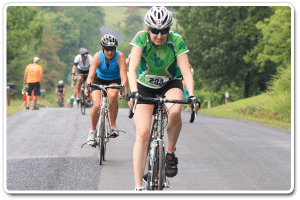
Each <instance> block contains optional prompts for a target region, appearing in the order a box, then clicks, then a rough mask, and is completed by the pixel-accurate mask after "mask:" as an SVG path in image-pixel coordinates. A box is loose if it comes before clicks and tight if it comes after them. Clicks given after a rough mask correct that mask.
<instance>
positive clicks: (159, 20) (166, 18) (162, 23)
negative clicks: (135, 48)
mask: <svg viewBox="0 0 300 200" xmlns="http://www.w3.org/2000/svg"><path fill="white" fill-rule="evenodd" d="M144 22H145V24H146V26H148V27H149V28H156V29H165V28H169V27H171V26H172V24H173V16H172V13H171V12H170V11H169V10H168V9H166V8H165V7H164V6H158V7H156V6H153V7H152V8H151V9H150V10H149V11H148V12H147V13H146V15H145V18H144Z"/></svg>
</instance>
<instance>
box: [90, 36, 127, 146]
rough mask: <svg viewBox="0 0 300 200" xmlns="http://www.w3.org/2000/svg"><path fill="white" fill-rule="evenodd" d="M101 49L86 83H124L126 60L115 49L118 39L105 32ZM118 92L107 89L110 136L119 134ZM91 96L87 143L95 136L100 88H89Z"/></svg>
mask: <svg viewBox="0 0 300 200" xmlns="http://www.w3.org/2000/svg"><path fill="white" fill-rule="evenodd" d="M101 45H102V50H101V51H99V52H97V53H96V54H95V55H94V57H93V61H92V64H91V68H90V72H89V76H88V78H87V83H88V84H89V83H94V84H99V85H119V84H124V85H125V84H126V82H127V74H126V68H127V67H126V62H125V56H124V55H123V53H122V52H120V51H118V50H116V49H117V46H118V41H117V39H116V38H115V37H114V36H113V35H109V34H106V35H104V36H103V37H102V38H101ZM118 93H119V90H117V89H107V94H108V100H109V113H110V120H111V132H112V134H111V135H110V137H112V138H115V137H117V136H119V131H118V129H117V126H116V119H117V114H118V99H117V97H118ZM91 96H92V99H93V108H92V110H91V121H92V127H91V129H90V130H89V136H88V139H87V142H88V144H90V145H93V143H94V140H95V136H96V133H97V131H96V125H97V122H98V119H99V109H100V103H101V90H100V89H98V88H91Z"/></svg>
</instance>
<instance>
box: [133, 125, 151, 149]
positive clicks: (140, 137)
mask: <svg viewBox="0 0 300 200" xmlns="http://www.w3.org/2000/svg"><path fill="white" fill-rule="evenodd" d="M149 139H150V130H147V129H142V130H139V131H138V130H137V134H136V143H137V144H139V145H141V146H147V145H148V142H149Z"/></svg>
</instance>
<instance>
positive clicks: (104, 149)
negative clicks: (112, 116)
mask: <svg viewBox="0 0 300 200" xmlns="http://www.w3.org/2000/svg"><path fill="white" fill-rule="evenodd" d="M107 112H108V111H106V112H105V113H106V115H105V116H106V117H105V119H106V120H105V121H106V127H105V128H106V129H105V130H106V131H108V130H107V129H108V127H109V124H108V123H109V122H108V114H107ZM106 131H104V134H105V135H103V140H104V142H103V161H105V153H106V141H105V137H104V136H106Z"/></svg>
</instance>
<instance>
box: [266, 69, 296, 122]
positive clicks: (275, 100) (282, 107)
mask: <svg viewBox="0 0 300 200" xmlns="http://www.w3.org/2000/svg"><path fill="white" fill-rule="evenodd" d="M271 87H272V92H270V104H269V107H268V109H269V110H270V111H271V112H275V113H278V114H279V117H280V119H282V120H284V119H290V118H291V67H288V68H286V69H281V70H280V72H279V74H278V75H276V76H274V79H273V80H272V82H271Z"/></svg>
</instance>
